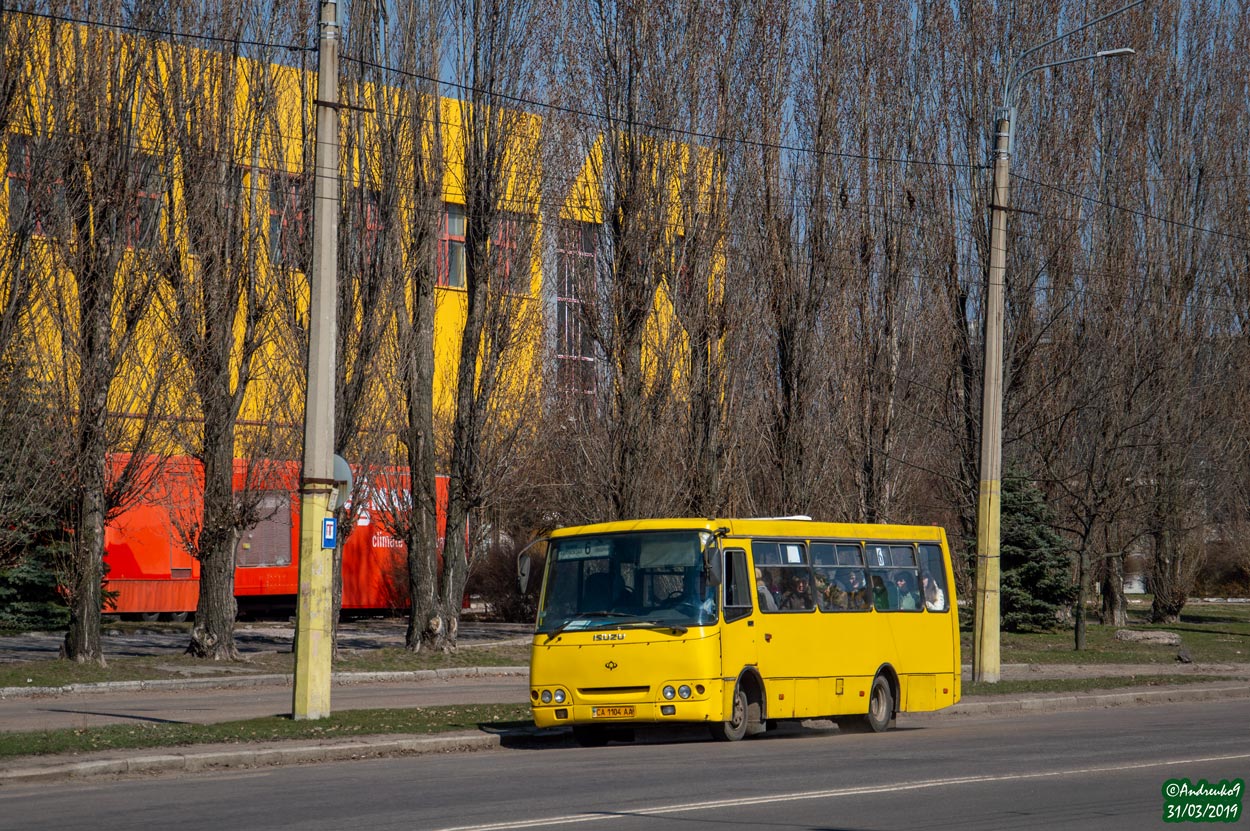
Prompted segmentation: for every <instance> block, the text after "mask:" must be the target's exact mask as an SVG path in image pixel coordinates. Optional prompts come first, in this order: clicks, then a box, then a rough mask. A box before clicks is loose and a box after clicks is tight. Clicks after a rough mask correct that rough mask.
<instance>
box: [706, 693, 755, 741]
mask: <svg viewBox="0 0 1250 831" xmlns="http://www.w3.org/2000/svg"><path fill="white" fill-rule="evenodd" d="M748 710H749V704H748V702H747V693H746V690H744V689H742V685H741V684H739V685H738V686H737V687H736V688H735V689H734V710H733V715H732V717H731V718H730V720H729V721H718V722H715V723H713V724H709V725H708V728H709V730H711V733H712V738H714V739H716V740H717V741H720V742H737V741H742V739H743V738H745V737H746V734H747V723H748Z"/></svg>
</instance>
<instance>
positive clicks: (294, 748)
mask: <svg viewBox="0 0 1250 831" xmlns="http://www.w3.org/2000/svg"><path fill="white" fill-rule="evenodd" d="M400 674H406V673H400ZM1240 698H1250V686H1247V685H1237V686H1231V685H1226V686H1220V687H1193V686H1178V687H1171V688H1167V689H1159V690H1137V691H1132V692H1120V693H1098V694H1091V695H1063V696H1051V697H1046V698H1010V699H1006V700H1003V701H985V700H974V701H964V702H960V703H959V704H956V705H954V706H953V707H947V708H946V709H944V710H941V711H939V712H936V713H926V714H920V715H921V716H922V717H924V718H941V717H943V716H948V715H953V716H977V715H1005V714H1011V713H1038V712H1063V711H1070V710H1090V709H1098V708H1104V707H1126V706H1139V705H1143V706H1144V705H1152V704H1166V703H1174V702H1192V701H1221V700H1233V699H1240ZM519 732H520V733H521V734H524V735H530V736H532V735H535V734H534V731H532V730H531V731H524V730H522V731H519ZM541 732H544V733H545V732H548V731H541ZM501 743H502V737H501V734H498V733H452V734H442V735H436V736H428V737H420V738H394V737H377V738H376V739H374V740H370V739H368V738H364V739H359V740H353V741H350V742H339V743H324V744H300V743H287V744H282V743H277V744H268V745H261V746H257V747H240V748H238V749H233V748H232V749H230V750H201V751H198V752H197V751H193V750H192V751H187V752H180V753H171V752H169V751H168V750H162V751H160V752H152V753H150V754H148V755H140V756H131V757H121V758H112V759H109V758H104V759H93V760H84V761H79V762H67V763H58V762H56V761H54V760H49V763H48V764H43V765H40V764H31V759H30V758H26V759H23V760H21V762H22V763H24V764H25V765H26V767H11V768H4V767H0V787H3V786H5V785H17V784H26V783H37V782H53V781H60V780H65V779H82V778H87V777H92V776H110V775H111V776H117V775H125V774H134V773H162V772H169V771H173V772H178V771H200V770H208V769H212V768H248V767H258V766H264V765H284V764H300V763H308V762H340V761H349V760H351V759H366V758H376V757H380V756H397V755H405V754H407V755H424V754H431V753H457V752H469V751H477V750H493V749H496V748H498V747H500V746H501Z"/></svg>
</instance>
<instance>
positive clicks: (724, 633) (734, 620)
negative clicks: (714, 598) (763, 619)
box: [720, 548, 758, 679]
mask: <svg viewBox="0 0 1250 831" xmlns="http://www.w3.org/2000/svg"><path fill="white" fill-rule="evenodd" d="M722 591H723V595H722V601H721V609H723V610H724V612H723V614H724V621H725V622H724V625H723V626H721V632H720V654H721V677H722V678H735V679H736V678H737V677H738V675H739V674H740V673H741V672H742V668H743V667H746V666H755V665H756V663H757V661H758V657H757V655H756V645H755V639H756V636H757V635H756V629H757V624H756V614H755V607H754V606H753V605H752V600H751V598H752V596H753V595H754V593H755V580H754V579H753V578H752V576H751V572H750V570H749V569H748V564H747V553H746V551H744V550H743V549H741V548H726V549H725V573H724V581H723V583H722Z"/></svg>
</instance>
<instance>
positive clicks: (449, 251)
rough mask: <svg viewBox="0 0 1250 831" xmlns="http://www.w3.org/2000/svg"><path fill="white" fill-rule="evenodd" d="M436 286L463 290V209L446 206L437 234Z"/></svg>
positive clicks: (458, 206) (456, 206)
mask: <svg viewBox="0 0 1250 831" xmlns="http://www.w3.org/2000/svg"><path fill="white" fill-rule="evenodd" d="M438 284H439V285H440V286H452V287H454V288H458V289H459V288H464V208H463V207H461V206H460V205H448V206H447V210H446V211H444V212H443V222H442V226H441V227H440V228H439V232H438Z"/></svg>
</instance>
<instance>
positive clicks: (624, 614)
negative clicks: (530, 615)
mask: <svg viewBox="0 0 1250 831" xmlns="http://www.w3.org/2000/svg"><path fill="white" fill-rule="evenodd" d="M614 617H633V615H631V614H629V613H628V612H585V613H583V614H580V615H576V616H575V617H571V618H569V619H568V620H566V621H564V623H561V624H560V625H559V626H557V627H556V628H555V629H552V630H551V631H550V632H548V633H547V640H548V641H549V640H551V639H552V638H554V637H555V636H556V635H558V634H560V633H561V632H563V631H564V630H565V629H568V628H569V626H571V625H572V624H574V623H577V622H578V621H582V620H586V619H587V618H592V619H593V618H614Z"/></svg>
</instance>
